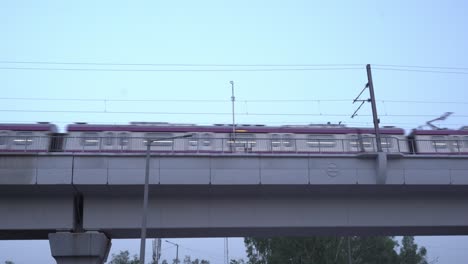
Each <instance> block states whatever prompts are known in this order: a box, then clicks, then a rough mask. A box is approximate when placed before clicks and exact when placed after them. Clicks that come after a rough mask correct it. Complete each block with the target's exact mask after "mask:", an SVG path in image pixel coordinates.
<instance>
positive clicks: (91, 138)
mask: <svg viewBox="0 0 468 264" xmlns="http://www.w3.org/2000/svg"><path fill="white" fill-rule="evenodd" d="M81 137H82V138H81V145H83V146H97V145H99V134H98V133H97V132H84V133H82V134H81Z"/></svg>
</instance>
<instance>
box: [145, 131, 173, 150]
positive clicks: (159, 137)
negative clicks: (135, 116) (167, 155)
mask: <svg viewBox="0 0 468 264" xmlns="http://www.w3.org/2000/svg"><path fill="white" fill-rule="evenodd" d="M145 137H146V138H149V139H150V140H151V146H160V147H167V146H172V144H174V139H173V137H174V136H173V135H172V134H171V133H146V135H145ZM144 142H145V145H146V142H147V141H146V140H145V141H144Z"/></svg>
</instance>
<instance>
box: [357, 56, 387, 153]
mask: <svg viewBox="0 0 468 264" xmlns="http://www.w3.org/2000/svg"><path fill="white" fill-rule="evenodd" d="M366 69H367V84H366V85H365V86H364V88H363V89H362V91H361V92H360V93H359V95H358V96H357V97H356V98H355V99H354V100H353V104H354V103H355V102H361V104H360V105H359V107H358V108H357V109H356V111H354V113H353V115H351V118H354V117H355V116H357V112H358V111H359V109H361V107H362V106H363V105H364V103H366V102H370V103H371V107H372V118H373V119H374V130H375V131H374V133H375V141H376V143H377V152H382V144H381V142H382V139H381V138H380V129H379V122H380V121H379V116H378V115H377V102H376V101H375V94H374V83H373V82H372V72H371V66H370V64H367V65H366ZM367 88H369V94H370V98H369V99H367V100H360V99H359V97H360V96H361V95H362V93H363V92H364V90H366V89H367Z"/></svg>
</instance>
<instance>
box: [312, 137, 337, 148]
mask: <svg viewBox="0 0 468 264" xmlns="http://www.w3.org/2000/svg"><path fill="white" fill-rule="evenodd" d="M307 145H308V146H309V147H311V148H333V147H335V146H336V140H335V136H333V135H307Z"/></svg>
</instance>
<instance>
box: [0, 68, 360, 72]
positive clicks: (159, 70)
mask: <svg viewBox="0 0 468 264" xmlns="http://www.w3.org/2000/svg"><path fill="white" fill-rule="evenodd" d="M0 70H28V71H84V72H279V71H341V70H361V67H359V68H357V67H354V68H352V67H343V68H280V69H278V68H273V69H271V68H264V69H260V68H257V69H111V68H38V67H0Z"/></svg>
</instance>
